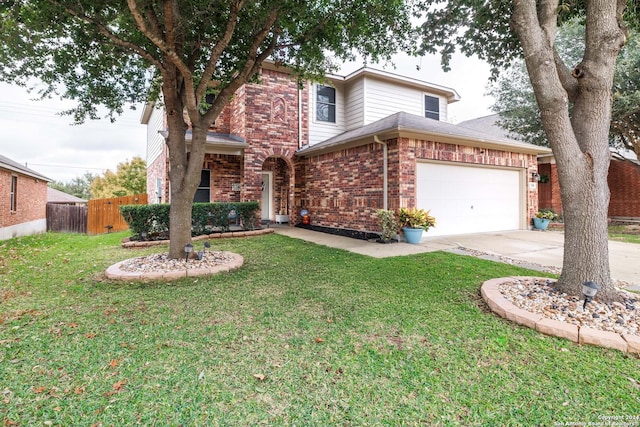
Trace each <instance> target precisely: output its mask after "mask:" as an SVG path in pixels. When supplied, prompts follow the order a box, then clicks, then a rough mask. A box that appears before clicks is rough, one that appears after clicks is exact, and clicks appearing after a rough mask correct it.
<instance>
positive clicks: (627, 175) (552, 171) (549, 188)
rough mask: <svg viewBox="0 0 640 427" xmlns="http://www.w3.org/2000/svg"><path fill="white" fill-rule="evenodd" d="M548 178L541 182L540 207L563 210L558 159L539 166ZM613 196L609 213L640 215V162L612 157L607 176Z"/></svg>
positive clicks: (612, 215)
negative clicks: (556, 162) (639, 163)
mask: <svg viewBox="0 0 640 427" xmlns="http://www.w3.org/2000/svg"><path fill="white" fill-rule="evenodd" d="M538 169H539V171H540V172H539V173H540V175H541V176H543V177H545V178H548V182H546V183H543V182H541V183H540V200H539V205H540V208H543V209H544V208H550V209H553V210H554V212H556V213H558V214H562V200H561V197H560V184H559V180H558V171H557V168H556V165H555V164H554V163H545V164H541V165H539V166H538ZM607 181H608V183H609V191H611V198H610V201H609V212H608V215H609V217H629V218H640V166H639V165H637V164H635V163H633V162H630V161H624V160H618V159H612V160H611V164H610V165H609V175H608V177H607Z"/></svg>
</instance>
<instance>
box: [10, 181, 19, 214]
mask: <svg viewBox="0 0 640 427" xmlns="http://www.w3.org/2000/svg"><path fill="white" fill-rule="evenodd" d="M17 195H18V177H17V176H12V177H11V199H10V202H9V210H10V211H11V212H15V211H16V210H17V207H18V206H17V202H16V200H17Z"/></svg>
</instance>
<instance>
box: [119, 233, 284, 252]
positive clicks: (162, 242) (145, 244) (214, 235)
mask: <svg viewBox="0 0 640 427" xmlns="http://www.w3.org/2000/svg"><path fill="white" fill-rule="evenodd" d="M275 231H276V230H274V229H273V228H263V229H261V230H249V231H230V232H228V233H211V234H203V235H202V236H195V237H194V238H192V239H191V240H192V241H194V242H197V241H198V240H206V239H227V238H231V237H251V236H262V235H264V234H270V233H274V232H275ZM168 244H169V240H150V241H148V242H141V241H139V240H134V241H130V242H123V243H122V247H123V248H126V249H131V248H146V247H149V246H158V245H168Z"/></svg>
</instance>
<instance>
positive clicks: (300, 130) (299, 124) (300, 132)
mask: <svg viewBox="0 0 640 427" xmlns="http://www.w3.org/2000/svg"><path fill="white" fill-rule="evenodd" d="M298 148H302V89H300V87H298Z"/></svg>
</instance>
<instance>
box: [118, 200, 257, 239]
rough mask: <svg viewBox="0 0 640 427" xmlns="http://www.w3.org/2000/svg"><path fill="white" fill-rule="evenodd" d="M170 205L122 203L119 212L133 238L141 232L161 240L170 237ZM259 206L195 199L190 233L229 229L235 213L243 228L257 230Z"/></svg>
mask: <svg viewBox="0 0 640 427" xmlns="http://www.w3.org/2000/svg"><path fill="white" fill-rule="evenodd" d="M170 207H171V205H169V204H155V205H124V206H120V213H121V214H122V216H123V218H124V220H125V221H126V222H127V224H128V225H129V230H131V233H132V238H133V239H134V240H141V239H142V233H146V236H147V239H149V240H159V239H167V238H168V237H169V225H170V224H169V209H170ZM259 208H260V205H259V203H258V202H237V203H194V204H193V208H192V210H191V233H192V235H193V236H200V235H203V234H209V233H211V232H214V231H220V232H227V231H229V222H230V220H233V219H234V218H236V217H237V218H238V219H239V223H240V224H241V225H242V227H243V229H245V230H254V229H255V225H256V218H257V215H256V212H257V211H258V209H259ZM234 213H235V215H236V217H234V215H233V214H234Z"/></svg>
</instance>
